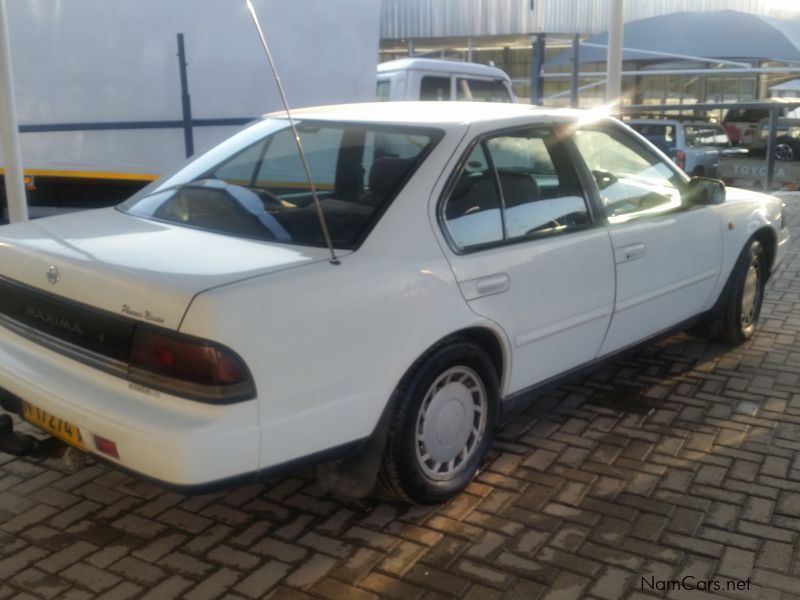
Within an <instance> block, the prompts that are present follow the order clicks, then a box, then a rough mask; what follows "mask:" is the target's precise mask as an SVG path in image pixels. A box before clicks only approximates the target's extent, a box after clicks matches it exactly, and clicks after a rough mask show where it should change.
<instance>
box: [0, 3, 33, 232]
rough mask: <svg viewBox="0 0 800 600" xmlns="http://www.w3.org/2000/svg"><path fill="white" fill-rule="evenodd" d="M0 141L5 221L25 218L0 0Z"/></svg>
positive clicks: (8, 49) (3, 5)
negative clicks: (3, 163)
mask: <svg viewBox="0 0 800 600" xmlns="http://www.w3.org/2000/svg"><path fill="white" fill-rule="evenodd" d="M0 145H2V149H3V159H4V161H5V187H6V201H7V202H8V218H9V221H11V222H12V223H15V222H17V221H27V220H28V201H27V198H26V196H25V179H24V176H23V174H22V151H21V150H20V147H19V131H18V130H17V108H16V104H15V103H14V81H13V77H12V70H11V40H10V39H9V37H8V17H7V13H6V2H5V0H0Z"/></svg>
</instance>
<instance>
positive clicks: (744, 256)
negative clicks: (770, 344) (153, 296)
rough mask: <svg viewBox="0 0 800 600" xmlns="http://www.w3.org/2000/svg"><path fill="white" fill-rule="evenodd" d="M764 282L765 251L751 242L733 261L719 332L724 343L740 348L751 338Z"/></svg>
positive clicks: (758, 244) (759, 244)
mask: <svg viewBox="0 0 800 600" xmlns="http://www.w3.org/2000/svg"><path fill="white" fill-rule="evenodd" d="M765 281H766V270H765V265H764V249H763V247H762V246H761V243H760V242H758V241H757V240H751V241H750V242H749V244H748V245H747V246H746V247H745V248H744V250H742V253H741V254H740V255H739V259H738V260H737V261H736V266H735V267H734V269H733V273H732V274H731V281H730V285H729V286H728V289H727V293H726V297H725V298H724V303H723V307H722V318H721V323H720V325H721V327H720V329H719V337H720V338H722V339H723V340H724V341H726V342H730V343H732V344H740V343H742V342H744V341H746V340H749V339H750V338H751V337H753V333H754V332H755V328H756V323H757V322H758V317H759V315H760V314H761V301H762V299H763V297H764V282H765Z"/></svg>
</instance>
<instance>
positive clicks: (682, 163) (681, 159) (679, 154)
mask: <svg viewBox="0 0 800 600" xmlns="http://www.w3.org/2000/svg"><path fill="white" fill-rule="evenodd" d="M674 160H675V164H676V165H678V167H679V168H681V169H684V168H685V167H686V152H684V151H683V150H675V158H674Z"/></svg>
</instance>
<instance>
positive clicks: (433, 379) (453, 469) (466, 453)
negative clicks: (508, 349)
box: [380, 339, 498, 504]
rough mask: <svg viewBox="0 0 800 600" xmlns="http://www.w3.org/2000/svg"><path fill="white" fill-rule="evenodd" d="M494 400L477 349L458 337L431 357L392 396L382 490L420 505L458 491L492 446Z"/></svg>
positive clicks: (491, 380) (492, 375) (493, 386)
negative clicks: (390, 422)
mask: <svg viewBox="0 0 800 600" xmlns="http://www.w3.org/2000/svg"><path fill="white" fill-rule="evenodd" d="M497 398H498V381H497V374H496V372H495V369H494V366H493V364H492V361H491V360H490V359H489V357H488V356H487V354H486V352H484V351H483V350H482V349H481V348H480V347H479V346H477V345H476V344H474V343H473V342H471V341H469V340H462V339H457V340H453V341H451V342H449V343H447V344H444V345H441V346H439V347H436V348H434V349H433V350H432V351H430V352H429V353H428V354H427V355H426V356H424V357H423V358H422V359H421V360H420V361H419V363H418V364H417V365H416V366H415V367H414V368H412V369H411V371H410V372H409V374H407V375H406V377H405V378H404V379H403V381H402V382H401V383H400V385H399V386H398V389H397V391H396V392H395V398H394V400H395V403H396V404H395V408H394V415H393V421H392V426H391V429H390V432H389V438H388V440H387V444H386V449H385V451H384V456H383V463H382V468H381V475H380V481H381V483H382V487H383V488H384V490H385V491H387V492H388V493H389V494H391V495H392V496H394V497H396V498H399V499H401V500H404V501H410V502H416V503H420V504H437V503H439V502H444V501H445V500H447V499H449V498H451V497H452V496H455V495H456V494H458V493H459V492H460V491H461V490H463V489H464V488H465V487H466V486H467V485H468V484H469V483H470V481H472V479H473V478H474V477H475V475H476V474H477V472H478V470H479V469H480V467H481V464H482V463H483V460H484V458H485V457H486V452H487V451H488V449H489V446H490V445H491V442H492V437H493V430H494V425H495V421H496V418H497Z"/></svg>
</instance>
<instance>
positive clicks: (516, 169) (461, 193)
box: [442, 127, 590, 250]
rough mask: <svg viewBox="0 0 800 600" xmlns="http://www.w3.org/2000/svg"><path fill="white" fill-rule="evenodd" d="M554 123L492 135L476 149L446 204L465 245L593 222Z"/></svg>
mask: <svg viewBox="0 0 800 600" xmlns="http://www.w3.org/2000/svg"><path fill="white" fill-rule="evenodd" d="M555 140H556V138H555V136H554V135H553V132H552V130H550V129H549V128H544V127H542V128H536V129H532V130H526V131H523V132H519V133H516V132H515V133H513V134H504V135H498V136H494V137H490V138H487V139H485V140H482V141H481V142H480V143H478V144H477V145H476V146H475V147H474V149H473V150H472V152H471V154H470V156H469V157H468V158H467V160H466V162H465V163H464V166H463V167H462V169H461V171H460V173H459V174H458V177H457V178H456V180H455V183H454V185H453V188H452V190H451V192H450V194H449V196H448V198H447V200H446V201H445V202H444V204H443V206H442V219H443V221H444V224H445V228H446V230H447V232H448V234H449V236H450V238H451V240H452V241H453V242H454V244H455V245H456V246H457V247H458V248H459V249H462V250H470V249H476V248H479V247H481V246H485V245H489V244H497V243H502V242H511V241H517V240H521V239H527V238H530V239H534V238H537V237H541V236H543V235H549V234H554V233H564V232H567V231H570V230H574V229H578V228H582V227H583V226H585V225H588V224H589V223H590V217H589V211H588V209H587V206H586V202H585V200H584V198H583V195H582V193H581V191H580V187H579V184H578V181H577V179H576V178H575V174H574V172H573V171H572V168H571V167H570V166H569V164H568V163H567V161H566V160H565V158H564V157H563V155H562V154H561V152H560V151H559V149H558V147H557V144H556V141H555Z"/></svg>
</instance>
